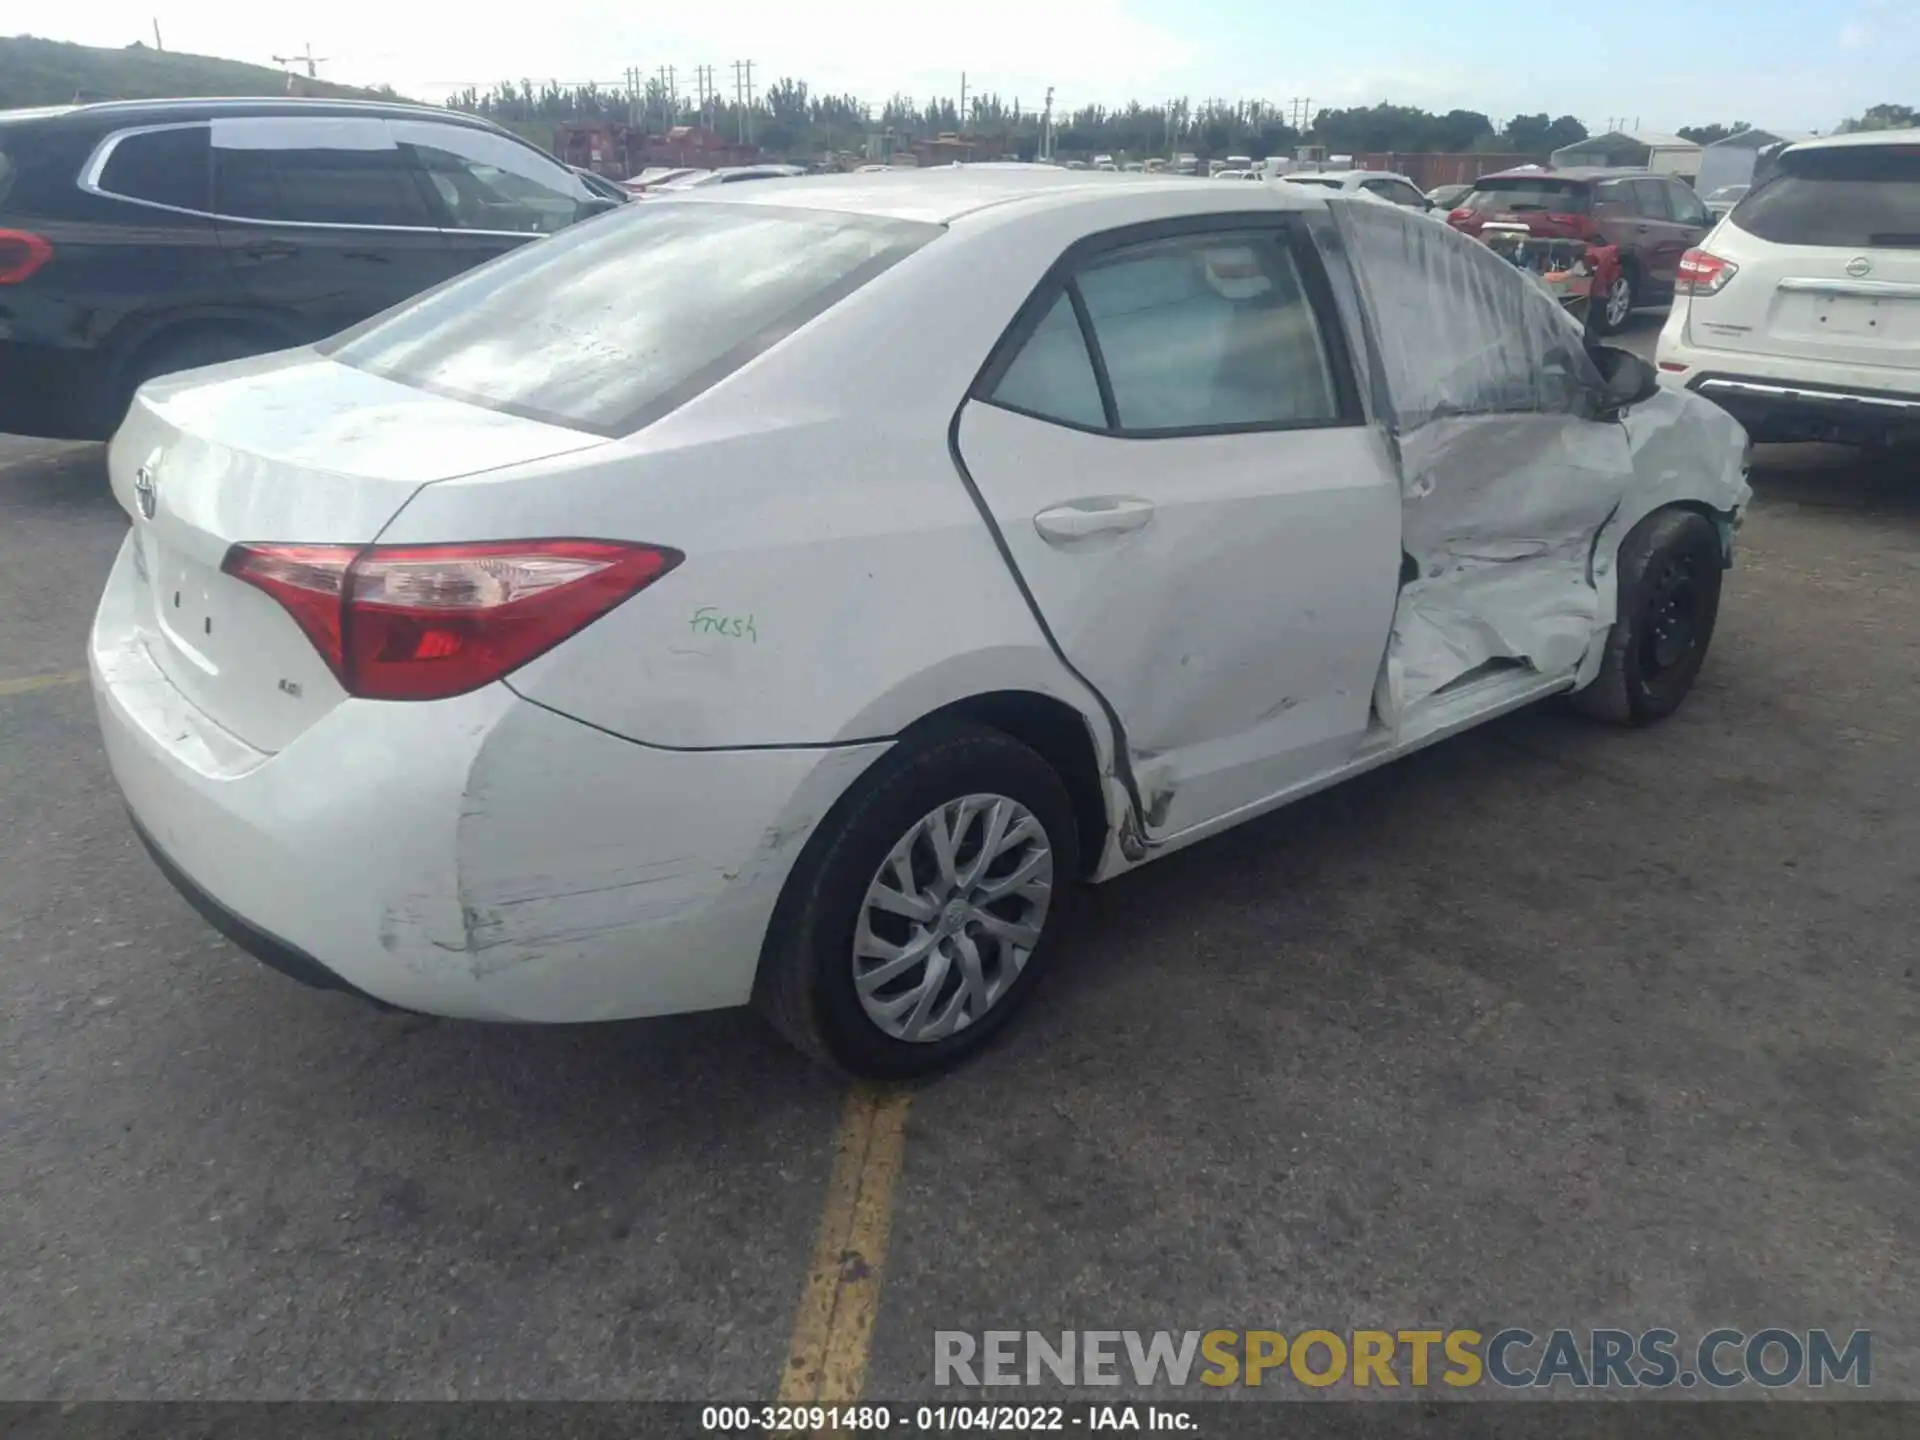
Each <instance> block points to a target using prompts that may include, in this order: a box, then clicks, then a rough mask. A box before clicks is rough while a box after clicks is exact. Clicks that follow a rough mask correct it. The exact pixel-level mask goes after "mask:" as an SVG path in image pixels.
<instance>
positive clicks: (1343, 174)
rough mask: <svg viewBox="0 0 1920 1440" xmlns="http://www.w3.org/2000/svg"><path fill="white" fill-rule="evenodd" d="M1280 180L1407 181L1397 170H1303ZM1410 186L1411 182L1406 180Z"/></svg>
mask: <svg viewBox="0 0 1920 1440" xmlns="http://www.w3.org/2000/svg"><path fill="white" fill-rule="evenodd" d="M1280 178H1281V179H1282V180H1407V177H1406V176H1404V175H1402V174H1401V173H1400V172H1399V171H1398V170H1303V171H1301V172H1300V173H1298V174H1297V175H1282V176H1281V177H1280ZM1407 183H1408V184H1409V185H1411V184H1412V183H1413V182H1412V181H1411V180H1407Z"/></svg>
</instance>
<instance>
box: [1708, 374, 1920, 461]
mask: <svg viewBox="0 0 1920 1440" xmlns="http://www.w3.org/2000/svg"><path fill="white" fill-rule="evenodd" d="M1687 388H1688V389H1689V390H1691V391H1693V392H1694V393H1695V394H1696V395H1700V396H1702V397H1704V398H1705V399H1708V400H1711V401H1713V402H1714V404H1716V405H1718V406H1719V407H1720V408H1721V409H1723V410H1725V411H1726V412H1727V413H1728V414H1730V415H1732V416H1733V418H1734V419H1736V420H1738V421H1739V422H1740V423H1741V424H1742V425H1743V426H1745V427H1746V429H1747V432H1748V433H1749V434H1750V435H1752V436H1753V438H1754V439H1755V440H1759V441H1794V440H1833V441H1840V442H1847V443H1861V442H1874V443H1880V442H1885V441H1890V440H1897V439H1906V438H1911V437H1920V395H1895V394H1888V393H1885V392H1876V391H1869V390H1853V389H1843V388H1839V387H1828V386H1824V385H1809V384H1804V383H1790V382H1785V381H1780V380H1762V379H1758V378H1755V377H1753V376H1748V375H1730V374H1720V373H1714V372H1708V373H1706V374H1703V375H1697V376H1695V377H1693V379H1691V380H1690V381H1689V382H1688V384H1687Z"/></svg>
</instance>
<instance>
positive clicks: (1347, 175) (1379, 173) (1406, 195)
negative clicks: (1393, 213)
mask: <svg viewBox="0 0 1920 1440" xmlns="http://www.w3.org/2000/svg"><path fill="white" fill-rule="evenodd" d="M1280 178H1281V179H1283V180H1289V181H1291V182H1292V183H1294V184H1295V185H1311V186H1314V187H1315V188H1317V189H1321V190H1339V191H1343V192H1346V193H1352V192H1354V191H1359V192H1361V193H1363V194H1367V195H1371V196H1373V197H1374V198H1375V199H1378V200H1385V201H1387V202H1388V203H1389V204H1393V205H1399V206H1402V207H1404V208H1405V209H1408V210H1419V211H1422V212H1425V211H1428V210H1431V209H1432V208H1433V202H1432V201H1430V200H1428V199H1427V197H1426V196H1425V195H1423V194H1421V193H1420V187H1419V186H1418V185H1415V184H1414V183H1413V181H1411V180H1409V179H1408V178H1407V177H1406V176H1404V175H1395V174H1392V173H1390V172H1388V171H1385V170H1318V171H1299V172H1295V173H1292V174H1288V175H1283V176H1281V177H1280Z"/></svg>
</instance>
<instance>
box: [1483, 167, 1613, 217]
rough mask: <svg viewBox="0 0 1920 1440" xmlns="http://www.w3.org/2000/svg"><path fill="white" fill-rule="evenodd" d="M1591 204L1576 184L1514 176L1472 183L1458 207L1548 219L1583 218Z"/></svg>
mask: <svg viewBox="0 0 1920 1440" xmlns="http://www.w3.org/2000/svg"><path fill="white" fill-rule="evenodd" d="M1591 200H1592V192H1591V189H1590V188H1589V187H1588V186H1587V185H1586V184H1584V183H1582V182H1580V181H1577V180H1554V179H1551V178H1548V177H1546V176H1533V175H1516V176H1512V177H1510V178H1508V179H1489V180H1480V181H1476V182H1475V183H1474V187H1473V189H1471V190H1469V191H1468V192H1467V198H1466V199H1464V200H1462V201H1461V202H1460V204H1461V207H1462V208H1463V209H1467V210H1473V211H1476V212H1481V213H1486V212H1502V213H1512V214H1516V215H1518V214H1523V213H1525V212H1526V211H1529V210H1538V211H1543V212H1545V213H1547V214H1551V215H1585V214H1586V213H1587V211H1588V209H1589V208H1590V204H1591Z"/></svg>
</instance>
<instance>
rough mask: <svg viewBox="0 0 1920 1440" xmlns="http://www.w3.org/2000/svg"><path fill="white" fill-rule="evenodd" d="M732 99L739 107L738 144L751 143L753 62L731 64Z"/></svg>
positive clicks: (743, 61)
mask: <svg viewBox="0 0 1920 1440" xmlns="http://www.w3.org/2000/svg"><path fill="white" fill-rule="evenodd" d="M733 98H734V103H735V104H737V105H738V106H739V107H740V143H741V144H742V145H751V144H752V143H753V62H752V61H751V60H736V61H734V62H733Z"/></svg>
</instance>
